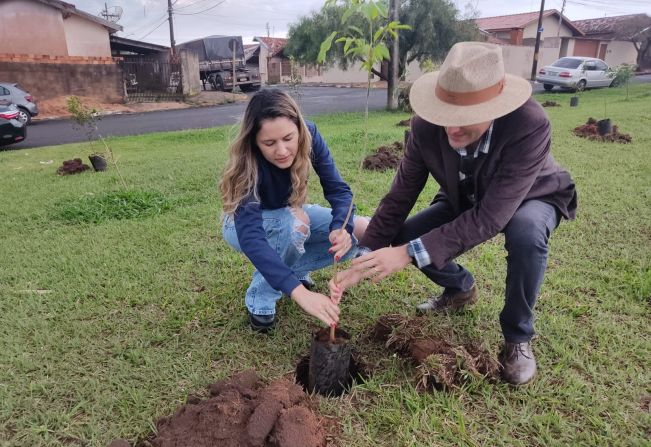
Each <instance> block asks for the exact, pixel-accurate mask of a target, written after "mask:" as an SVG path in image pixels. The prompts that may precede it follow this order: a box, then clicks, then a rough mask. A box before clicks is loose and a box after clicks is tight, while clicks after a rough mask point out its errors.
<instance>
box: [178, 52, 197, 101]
mask: <svg viewBox="0 0 651 447" xmlns="http://www.w3.org/2000/svg"><path fill="white" fill-rule="evenodd" d="M181 72H182V74H181V80H182V82H183V94H184V95H188V96H194V95H197V94H199V92H200V91H201V88H202V84H201V79H200V78H199V56H198V55H197V53H195V52H194V51H187V50H181Z"/></svg>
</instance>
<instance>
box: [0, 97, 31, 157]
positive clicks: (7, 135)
mask: <svg viewBox="0 0 651 447" xmlns="http://www.w3.org/2000/svg"><path fill="white" fill-rule="evenodd" d="M18 115H19V109H18V107H17V106H16V105H14V104H11V103H9V102H8V101H6V100H5V101H3V100H0V146H5V145H7V144H12V143H18V142H19V141H23V140H24V139H25V137H26V136H27V124H24V123H22V122H20V121H19V120H18Z"/></svg>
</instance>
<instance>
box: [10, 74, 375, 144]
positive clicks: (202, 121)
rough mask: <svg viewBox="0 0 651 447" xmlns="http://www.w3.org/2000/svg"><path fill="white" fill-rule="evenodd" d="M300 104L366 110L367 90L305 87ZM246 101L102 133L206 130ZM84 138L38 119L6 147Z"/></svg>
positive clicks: (115, 121) (120, 118)
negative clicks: (24, 134) (17, 139)
mask: <svg viewBox="0 0 651 447" xmlns="http://www.w3.org/2000/svg"><path fill="white" fill-rule="evenodd" d="M302 93H303V96H302V97H301V100H300V104H301V110H302V111H303V113H304V114H306V115H308V116H310V115H319V114H324V113H332V112H359V111H363V110H364V106H365V103H366V89H363V88H336V87H303V88H302ZM385 106H386V90H384V89H374V90H371V93H370V96H369V109H370V110H381V109H383V108H384V107H385ZM245 107H246V103H237V104H225V105H220V106H213V107H197V108H190V109H178V110H163V111H157V112H147V113H133V114H124V115H108V116H104V117H102V119H101V120H100V121H99V123H98V127H99V130H100V132H101V134H102V136H105V137H109V136H117V135H138V134H144V133H150V132H167V131H173V130H183V129H205V128H208V127H214V126H221V125H224V124H232V123H235V122H236V121H237V120H239V119H240V118H241V116H242V114H243V113H244V109H245ZM78 141H84V135H82V134H81V133H80V132H78V131H75V130H74V129H73V128H72V124H71V121H70V120H51V121H37V122H34V123H33V124H31V125H30V126H29V127H28V129H27V138H26V139H25V141H24V142H21V143H18V144H13V145H11V146H7V147H6V149H26V148H33V147H40V146H53V145H58V144H66V143H74V142H78Z"/></svg>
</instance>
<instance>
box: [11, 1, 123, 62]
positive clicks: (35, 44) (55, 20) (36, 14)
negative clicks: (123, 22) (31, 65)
mask: <svg viewBox="0 0 651 447" xmlns="http://www.w3.org/2000/svg"><path fill="white" fill-rule="evenodd" d="M30 30H33V31H30ZM34 31H36V32H34ZM107 39H108V37H107ZM0 42H2V46H1V47H0V52H2V53H9V52H11V53H15V54H50V55H53V56H67V55H68V47H67V45H66V36H65V33H64V31H63V18H62V17H61V12H60V11H58V10H56V9H54V8H51V7H48V6H45V5H43V4H41V3H37V2H32V1H26V0H3V1H0ZM108 55H109V56H110V53H109V54H108Z"/></svg>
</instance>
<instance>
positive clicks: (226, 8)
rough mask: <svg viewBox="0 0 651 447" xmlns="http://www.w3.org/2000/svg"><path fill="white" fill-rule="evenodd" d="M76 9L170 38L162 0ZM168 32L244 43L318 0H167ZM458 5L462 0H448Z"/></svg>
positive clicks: (483, 7)
mask: <svg viewBox="0 0 651 447" xmlns="http://www.w3.org/2000/svg"><path fill="white" fill-rule="evenodd" d="M66 1H68V2H69V3H73V4H74V5H75V6H76V7H77V8H78V9H81V10H82V11H85V12H88V13H91V14H99V13H100V11H101V10H102V9H104V4H105V3H106V4H107V5H108V7H109V9H111V7H112V6H120V7H122V9H123V11H124V12H123V14H122V18H121V19H120V20H119V22H118V23H119V24H120V25H122V27H123V28H124V31H123V32H122V33H119V34H118V35H119V36H122V37H127V38H130V39H135V40H143V41H146V42H151V43H156V44H160V45H169V44H170V35H169V26H168V24H167V0H107V1H106V2H105V1H104V0H66ZM172 3H174V6H173V7H174V9H175V14H174V35H175V39H176V42H177V43H182V42H186V41H188V40H192V39H197V38H200V37H204V36H208V35H211V34H224V35H238V36H242V37H243V38H244V40H245V43H247V42H251V40H252V39H253V37H254V36H266V35H267V24H268V26H269V32H268V34H269V35H270V36H271V37H286V35H287V30H288V28H289V24H291V23H293V22H296V21H297V20H298V18H299V17H301V16H305V15H309V14H310V13H311V12H312V11H315V10H317V9H319V8H320V7H321V6H322V5H323V3H324V0H172ZM454 3H455V4H456V5H457V7H458V8H459V9H460V10H461V11H463V10H464V5H466V4H467V3H468V0H454ZM471 3H472V4H473V5H475V7H476V8H477V9H478V10H479V12H480V17H490V16H496V15H506V14H517V13H521V12H531V11H538V10H539V9H540V0H471ZM562 4H563V0H546V1H545V9H554V8H555V9H558V10H559V11H560V9H561V6H562ZM636 13H647V14H649V15H651V0H567V4H566V7H565V12H564V14H565V16H567V17H568V18H569V19H570V20H580V19H591V18H596V17H604V16H613V15H623V14H636Z"/></svg>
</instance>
